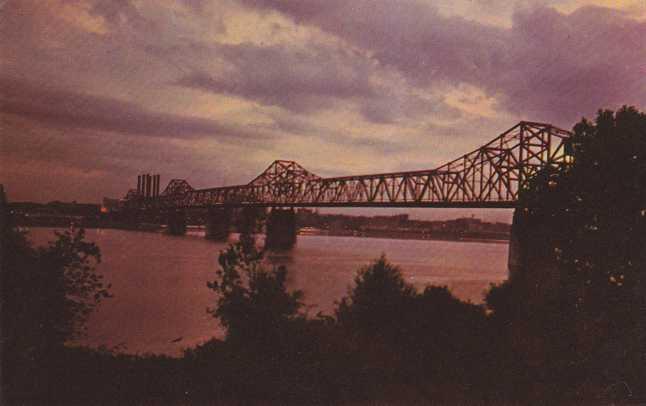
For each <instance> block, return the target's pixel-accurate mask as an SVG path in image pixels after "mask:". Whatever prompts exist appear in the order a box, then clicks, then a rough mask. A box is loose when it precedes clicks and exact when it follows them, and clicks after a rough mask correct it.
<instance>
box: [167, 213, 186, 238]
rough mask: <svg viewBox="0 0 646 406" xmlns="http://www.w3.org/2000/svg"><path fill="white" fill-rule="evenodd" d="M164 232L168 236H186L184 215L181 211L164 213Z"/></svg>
mask: <svg viewBox="0 0 646 406" xmlns="http://www.w3.org/2000/svg"><path fill="white" fill-rule="evenodd" d="M166 224H167V225H168V228H167V229H166V232H167V233H168V234H170V235H184V234H186V213H185V212H184V210H182V209H174V210H173V209H171V210H170V211H168V212H167V213H166Z"/></svg>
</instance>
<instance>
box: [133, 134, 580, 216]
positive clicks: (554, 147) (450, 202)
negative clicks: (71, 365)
mask: <svg viewBox="0 0 646 406" xmlns="http://www.w3.org/2000/svg"><path fill="white" fill-rule="evenodd" d="M570 136H571V133H570V132H569V131H566V130H563V129H560V128H557V127H555V126H553V125H551V124H545V123H537V122H529V121H521V122H520V123H518V124H516V125H515V126H513V127H512V128H510V129H508V130H507V131H505V132H503V133H502V134H500V135H499V136H497V137H496V138H494V139H493V140H491V141H490V142H488V143H487V144H485V145H484V146H481V147H480V148H478V149H476V150H474V151H472V152H470V153H468V154H465V155H463V156H461V157H460V158H457V159H455V160H453V161H451V162H449V163H446V164H444V165H441V166H439V167H437V168H435V169H429V170H421V171H410V172H395V173H379V174H372V175H362V176H343V177H333V178H322V177H320V176H317V175H315V174H313V173H311V172H309V171H307V170H306V169H305V168H303V167H302V166H300V165H299V164H297V163H296V162H293V161H280V160H279V161H275V162H274V163H272V164H271V165H270V166H269V167H268V168H267V169H266V170H265V171H264V172H263V173H261V174H260V175H259V176H257V177H256V178H255V179H253V180H252V181H251V182H249V183H248V184H246V185H237V186H225V187H215V188H208V189H194V188H192V187H191V186H190V184H189V183H188V182H187V181H186V180H183V179H173V180H171V181H170V183H169V184H168V186H167V187H166V188H165V189H164V191H163V192H162V193H161V194H159V176H158V175H157V176H154V177H152V178H151V176H150V175H144V176H143V178H144V179H143V181H140V182H139V184H138V187H137V189H136V190H134V189H133V190H130V191H129V192H128V194H127V195H126V198H125V202H126V205H127V206H128V207H133V208H134V207H139V208H157V209H173V208H175V209H185V208H199V207H218V206H228V207H245V206H250V207H400V208H401V207H411V208H412V207H447V208H448V207H466V208H513V207H514V206H515V204H516V202H517V200H518V193H519V191H520V190H521V189H522V188H523V187H524V186H525V185H526V183H527V181H528V179H529V178H531V177H532V176H533V175H534V174H535V173H536V172H538V171H540V170H541V169H543V168H547V167H558V166H561V165H567V164H569V163H570V161H571V159H572V158H571V157H570V156H569V155H568V154H567V153H568V150H569V146H568V138H569V137H570ZM146 176H147V178H148V184H146ZM151 179H152V181H153V184H152V186H153V187H152V188H151V185H150V182H151ZM155 182H156V183H155ZM146 186H147V187H146Z"/></svg>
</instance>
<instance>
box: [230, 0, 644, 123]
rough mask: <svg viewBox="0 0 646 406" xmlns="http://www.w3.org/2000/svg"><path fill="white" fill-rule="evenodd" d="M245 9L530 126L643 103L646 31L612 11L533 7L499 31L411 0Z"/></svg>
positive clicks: (265, 3) (269, 3) (255, 1)
mask: <svg viewBox="0 0 646 406" xmlns="http://www.w3.org/2000/svg"><path fill="white" fill-rule="evenodd" d="M242 2H243V3H245V4H247V5H248V6H251V7H256V8H259V9H262V10H270V9H271V10H276V11H278V12H281V13H284V14H286V15H288V16H290V17H292V18H293V19H294V20H295V21H296V22H299V23H302V24H308V25H314V26H317V27H319V28H321V29H323V30H325V31H328V32H330V33H333V34H335V35H338V36H340V37H341V38H343V39H345V40H347V41H349V42H351V43H353V44H355V45H357V46H360V47H362V48H364V49H366V50H369V51H371V52H372V54H373V56H374V58H375V59H376V60H378V61H379V62H380V63H381V64H383V65H384V66H391V67H394V68H396V69H397V70H398V71H400V72H401V73H402V74H403V75H405V77H406V78H408V80H409V81H410V82H411V83H413V84H416V85H420V86H427V87H430V86H432V85H433V84H435V83H438V82H442V83H468V84H471V85H474V86H478V87H480V88H482V89H484V90H485V91H487V92H488V93H489V94H491V95H494V96H496V97H497V99H498V100H499V103H500V106H501V107H504V108H506V109H508V110H509V111H511V112H513V113H516V114H520V115H524V116H527V117H531V118H535V119H541V120H554V121H555V122H557V123H561V124H563V123H564V124H565V125H569V124H571V123H572V122H573V121H574V120H576V119H578V118H579V117H580V116H581V115H582V114H586V115H590V114H593V113H594V111H595V110H596V109H597V108H600V107H605V106H609V107H615V106H616V105H618V104H623V103H629V104H637V105H642V106H643V105H645V104H646V71H645V69H646V68H645V66H646V41H644V38H646V22H639V21H637V20H634V19H631V18H629V17H628V16H626V15H625V14H622V13H621V12H618V11H613V10H609V9H603V8H597V7H586V8H582V9H579V10H578V11H576V12H574V13H572V14H570V15H564V14H560V13H558V12H557V11H555V10H553V9H550V8H544V7H537V8H532V9H528V10H525V11H522V12H518V13H516V14H515V16H514V18H513V25H512V28H511V29H505V28H497V27H491V26H486V25H483V24H480V23H477V22H473V21H469V20H466V19H463V18H460V17H446V16H443V15H441V14H439V13H438V12H437V11H436V10H435V9H433V8H431V7H429V6H425V5H423V4H421V3H419V2H415V1H398V2H390V1H368V0H355V1H352V2H346V1H336V0H333V1H322V0H319V1H308V2H301V1H296V0H286V1H279V0H242Z"/></svg>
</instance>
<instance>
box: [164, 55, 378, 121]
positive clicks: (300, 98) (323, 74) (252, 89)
mask: <svg viewBox="0 0 646 406" xmlns="http://www.w3.org/2000/svg"><path fill="white" fill-rule="evenodd" d="M210 52H211V54H212V55H213V56H214V57H217V58H219V59H221V60H222V62H223V64H226V65H227V68H226V69H224V70H223V71H222V72H220V73H207V72H204V71H196V72H194V73H191V74H189V75H186V76H184V77H182V78H181V79H179V80H178V81H177V82H176V84H177V85H179V86H183V87H188V88H193V89H199V90H203V91H209V92H214V93H223V94H229V95H235V96H240V97H244V98H247V99H250V100H256V101H258V102H260V103H262V104H266V105H277V106H281V107H283V108H286V109H288V110H291V111H294V112H309V111H313V110H319V109H322V108H326V107H330V106H331V105H332V104H333V103H334V99H335V98H341V99H360V98H370V97H376V96H377V94H376V91H375V88H374V86H373V85H371V83H370V81H369V76H370V74H371V73H372V72H373V70H374V66H373V64H372V63H371V61H370V60H367V59H365V58H361V57H358V56H356V55H352V53H350V52H347V51H344V50H342V49H328V48H325V47H320V46H319V47H312V48H310V49H308V50H299V49H288V48H286V47H284V46H278V45H276V46H265V47H261V46H256V45H252V44H248V43H246V44H240V45H220V46H213V47H211V48H210Z"/></svg>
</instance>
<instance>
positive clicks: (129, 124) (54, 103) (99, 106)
mask: <svg viewBox="0 0 646 406" xmlns="http://www.w3.org/2000/svg"><path fill="white" fill-rule="evenodd" d="M0 98H1V99H0V101H1V104H2V111H3V112H4V113H6V114H12V115H15V116H19V117H22V118H25V119H28V120H32V121H34V122H38V123H40V124H43V125H48V126H52V127H56V128H67V129H86V130H94V131H106V132H116V133H120V134H127V135H136V136H142V137H161V138H196V137H210V138H217V139H231V138H233V139H236V138H242V139H250V138H260V137H261V134H259V133H258V132H254V131H245V130H243V129H240V128H235V127H232V126H228V125H224V124H222V123H219V122H217V121H214V120H209V119H204V118H198V117H187V116H180V115H175V114H168V113H159V112H154V111H150V110H148V109H145V108H142V107H140V106H138V105H136V104H134V103H130V102H125V101H122V100H118V99H114V98H109V97H103V96H94V95H88V94H83V93H77V92H72V91H68V90H64V89H60V88H56V87H54V86H52V85H43V84H36V83H30V82H24V81H16V80H10V79H6V78H0Z"/></svg>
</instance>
